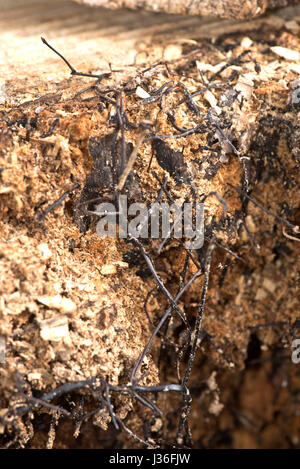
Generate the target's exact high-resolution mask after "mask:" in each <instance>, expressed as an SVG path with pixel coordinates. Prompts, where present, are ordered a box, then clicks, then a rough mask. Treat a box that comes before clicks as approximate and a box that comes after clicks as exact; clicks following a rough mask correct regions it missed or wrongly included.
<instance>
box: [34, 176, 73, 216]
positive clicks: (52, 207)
mask: <svg viewBox="0 0 300 469" xmlns="http://www.w3.org/2000/svg"><path fill="white" fill-rule="evenodd" d="M79 188H80V185H79V184H74V186H73V187H72V188H71V189H70V190H68V191H66V192H64V193H63V195H62V196H61V197H60V198H59V199H57V200H56V201H55V202H53V204H51V205H48V207H47V208H45V210H43V211H42V212H41V213H39V214H37V215H36V218H37V220H38V221H43V220H44V218H45V217H46V215H48V213H49V212H52V210H54V209H55V208H56V207H59V206H60V205H61V204H62V203H63V201H64V200H65V199H66V198H67V197H68V196H69V195H70V194H71V193H72V192H73V191H75V190H76V189H79Z"/></svg>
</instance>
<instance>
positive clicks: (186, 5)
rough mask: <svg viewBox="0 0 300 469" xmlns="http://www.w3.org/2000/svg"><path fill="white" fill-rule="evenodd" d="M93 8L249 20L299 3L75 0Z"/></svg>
mask: <svg viewBox="0 0 300 469" xmlns="http://www.w3.org/2000/svg"><path fill="white" fill-rule="evenodd" d="M75 1H77V2H78V3H84V4H86V5H90V6H93V7H99V6H100V7H106V8H113V9H115V8H133V9H141V8H142V9H145V10H150V11H155V12H158V11H163V12H166V13H177V14H181V15H199V16H217V17H221V18H234V19H237V18H239V19H249V18H255V17H256V16H260V15H262V14H264V13H265V11H266V10H267V9H268V8H276V7H283V6H286V5H287V4H288V3H299V2H298V1H297V0H296V1H293V0H291V1H290V2H289V1H288V0H194V1H191V0H172V1H171V2H170V1H169V0H144V1H143V2H142V4H141V2H139V1H138V0H114V1H111V0H75Z"/></svg>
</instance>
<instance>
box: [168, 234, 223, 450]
mask: <svg viewBox="0 0 300 469" xmlns="http://www.w3.org/2000/svg"><path fill="white" fill-rule="evenodd" d="M214 241H215V240H214V237H212V239H211V241H210V243H209V245H208V248H207V251H206V259H205V271H204V282H203V287H202V294H201V300H200V305H199V309H198V314H197V318H196V324H195V328H194V332H193V340H192V344H191V352H190V356H189V359H188V363H187V367H186V371H185V374H184V378H183V380H182V385H183V386H184V387H185V388H187V384H188V381H189V378H190V375H191V371H192V367H193V363H194V360H195V355H196V350H197V347H198V342H199V338H200V333H201V324H202V317H203V312H204V307H205V301H206V295H207V290H208V284H209V275H210V266H211V256H212V252H213V249H214V245H215V243H214ZM190 409H191V397H190V395H186V396H185V397H184V404H183V410H182V414H181V417H180V420H179V425H178V432H177V442H178V443H180V444H181V443H182V441H183V435H184V430H185V433H186V435H187V437H188V439H189V440H190V432H189V431H187V429H188V424H187V422H188V417H189V413H190Z"/></svg>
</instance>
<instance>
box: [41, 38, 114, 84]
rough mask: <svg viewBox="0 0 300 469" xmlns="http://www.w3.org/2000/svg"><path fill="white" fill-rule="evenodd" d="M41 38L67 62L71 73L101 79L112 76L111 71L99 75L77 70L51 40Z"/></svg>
mask: <svg viewBox="0 0 300 469" xmlns="http://www.w3.org/2000/svg"><path fill="white" fill-rule="evenodd" d="M41 40H42V42H43V43H44V44H46V46H48V47H49V49H51V50H53V52H55V54H57V55H58V56H59V57H60V58H61V59H62V60H63V61H64V62H65V64H66V65H67V66H68V67H69V69H70V70H71V75H76V76H80V77H89V78H98V79H100V80H102V78H107V77H109V76H111V72H107V73H101V74H98V75H96V74H94V73H82V72H77V70H76V69H75V68H74V67H73V66H72V65H71V64H70V62H69V61H68V60H67V59H66V58H65V57H64V56H63V55H62V54H61V53H60V52H58V51H57V50H56V49H54V47H53V46H51V45H50V44H49V42H48V41H46V39H45V38H44V37H41Z"/></svg>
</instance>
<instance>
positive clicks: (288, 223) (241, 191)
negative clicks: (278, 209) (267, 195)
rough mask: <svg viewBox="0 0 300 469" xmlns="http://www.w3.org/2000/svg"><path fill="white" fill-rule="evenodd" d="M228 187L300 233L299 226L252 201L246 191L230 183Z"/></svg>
mask: <svg viewBox="0 0 300 469" xmlns="http://www.w3.org/2000/svg"><path fill="white" fill-rule="evenodd" d="M228 185H229V186H230V187H232V188H233V189H234V190H236V191H237V192H238V193H239V194H240V195H242V196H243V197H246V199H248V200H250V202H252V203H253V204H254V205H256V206H257V207H259V208H260V209H261V210H263V211H264V212H265V213H267V214H268V215H271V216H272V217H274V218H276V220H278V221H280V222H281V223H284V224H285V225H287V226H289V227H290V228H291V229H292V230H293V231H294V233H300V229H299V226H297V225H293V223H291V222H289V221H288V220H285V218H282V217H280V216H279V215H277V214H276V213H274V212H271V210H268V209H267V208H265V207H264V206H263V205H261V204H260V203H259V202H257V201H256V200H254V199H252V197H250V195H248V194H247V193H246V192H245V191H243V190H242V189H239V187H236V186H234V185H233V184H230V182H229V183H228Z"/></svg>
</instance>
